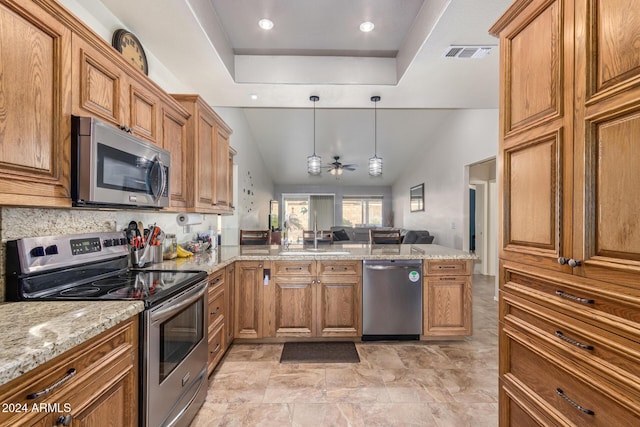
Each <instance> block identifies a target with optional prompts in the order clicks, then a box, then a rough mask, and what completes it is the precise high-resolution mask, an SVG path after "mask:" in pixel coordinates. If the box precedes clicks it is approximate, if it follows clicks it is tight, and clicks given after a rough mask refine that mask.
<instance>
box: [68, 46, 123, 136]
mask: <svg viewBox="0 0 640 427" xmlns="http://www.w3.org/2000/svg"><path fill="white" fill-rule="evenodd" d="M73 75H74V76H75V77H74V85H75V86H74V88H73V114H74V115H76V116H91V117H96V118H98V119H100V120H102V121H104V122H107V123H111V124H112V125H114V126H117V127H120V126H123V125H126V124H127V118H126V116H125V112H126V107H125V106H126V105H127V104H128V103H129V101H128V99H127V93H126V88H127V82H126V75H125V73H124V72H123V71H122V70H121V69H120V68H119V67H118V66H117V65H116V64H114V63H113V62H112V61H111V60H110V59H109V58H108V57H106V56H105V54H104V53H102V52H100V51H99V50H98V49H96V48H95V47H94V46H92V45H90V44H89V43H87V42H86V41H84V40H83V39H81V38H80V37H79V36H76V35H74V36H73Z"/></svg>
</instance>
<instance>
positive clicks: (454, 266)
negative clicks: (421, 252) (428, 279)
mask: <svg viewBox="0 0 640 427" xmlns="http://www.w3.org/2000/svg"><path fill="white" fill-rule="evenodd" d="M438 268H439V269H441V270H442V269H444V270H453V269H455V268H458V266H457V265H439V266H438Z"/></svg>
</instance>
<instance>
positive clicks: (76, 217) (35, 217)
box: [0, 207, 218, 301]
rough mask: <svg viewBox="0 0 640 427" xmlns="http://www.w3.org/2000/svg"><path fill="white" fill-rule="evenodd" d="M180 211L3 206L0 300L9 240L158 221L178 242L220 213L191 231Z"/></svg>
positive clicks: (214, 221) (214, 222)
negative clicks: (179, 219)
mask: <svg viewBox="0 0 640 427" xmlns="http://www.w3.org/2000/svg"><path fill="white" fill-rule="evenodd" d="M177 215H178V214H177V213H167V212H157V211H121V210H117V211H116V210H89V209H77V208H74V209H43V208H9V207H3V208H0V242H1V245H0V260H1V261H2V262H1V264H0V301H4V295H5V292H4V288H5V285H4V283H5V255H4V253H5V247H6V241H7V240H14V239H20V238H22V237H39V236H52V235H61V234H76V233H91V232H96V231H120V230H124V229H125V228H126V227H127V225H128V224H129V222H130V221H142V223H143V224H144V226H145V227H147V226H148V225H150V224H151V225H152V224H154V223H155V224H156V225H157V226H159V227H160V228H161V229H162V230H163V231H164V232H165V233H174V234H175V235H176V237H177V239H178V243H183V242H186V241H189V240H191V239H192V238H194V237H195V235H196V233H198V232H205V231H207V230H210V229H213V230H217V228H218V216H217V215H203V221H202V224H198V225H193V226H191V230H190V232H189V233H185V229H184V228H183V227H182V226H180V225H178V223H177V222H176V216H177Z"/></svg>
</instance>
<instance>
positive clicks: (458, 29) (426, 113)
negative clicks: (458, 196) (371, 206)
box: [101, 0, 511, 185]
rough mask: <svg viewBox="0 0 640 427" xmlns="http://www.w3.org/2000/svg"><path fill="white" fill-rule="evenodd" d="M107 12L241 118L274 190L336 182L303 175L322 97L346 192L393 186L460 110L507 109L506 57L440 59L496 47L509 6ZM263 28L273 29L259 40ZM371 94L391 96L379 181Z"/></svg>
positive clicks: (142, 0)
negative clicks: (363, 28) (502, 79)
mask: <svg viewBox="0 0 640 427" xmlns="http://www.w3.org/2000/svg"><path fill="white" fill-rule="evenodd" d="M101 1H102V3H103V4H104V5H105V6H106V7H107V8H108V9H110V10H111V12H112V13H113V14H114V15H116V16H117V17H118V18H119V19H120V20H121V21H122V22H123V24H124V25H125V26H126V27H127V28H129V29H130V30H132V31H133V32H134V33H136V35H138V37H139V38H140V39H141V41H142V43H143V44H144V46H145V48H146V49H147V50H149V51H150V52H152V53H153V55H154V56H155V57H156V58H157V59H158V60H159V61H161V62H162V64H163V65H164V66H165V67H167V68H168V69H169V70H170V71H171V72H172V73H173V74H174V75H175V76H177V77H178V78H179V79H181V80H182V81H183V82H184V84H185V86H186V87H188V88H189V90H191V91H193V92H196V93H200V94H201V95H202V96H203V97H204V98H205V99H206V100H207V101H208V102H209V103H211V104H212V105H213V106H214V108H215V107H216V106H222V107H238V108H242V109H244V111H245V116H246V118H247V122H248V125H249V128H250V129H251V133H252V134H253V137H254V139H255V141H256V144H257V146H258V149H259V150H260V154H261V156H262V158H263V159H264V161H265V164H266V166H267V169H268V170H269V171H270V173H271V175H272V178H273V180H274V181H275V182H276V183H280V184H304V183H314V184H321V183H331V182H335V181H333V180H335V177H333V176H331V175H328V174H323V176H322V177H321V178H315V179H314V178H310V177H308V176H307V174H306V164H305V161H306V156H308V155H310V154H311V151H312V145H313V134H312V132H313V128H312V126H313V122H312V109H311V107H312V103H311V102H310V101H309V96H310V95H319V96H320V101H319V102H318V104H317V109H318V110H317V122H318V127H317V133H316V146H317V147H318V148H317V150H316V151H317V152H318V154H320V155H321V156H322V157H323V162H325V163H328V162H330V161H332V160H331V158H332V156H334V155H340V156H341V160H344V162H346V163H356V164H358V165H359V166H360V167H359V168H358V170H357V171H356V172H353V173H351V174H349V175H347V173H346V172H345V174H344V175H343V176H342V177H340V181H341V182H342V183H344V184H365V185H368V184H383V185H389V184H391V183H393V181H395V179H396V178H397V177H398V176H399V174H400V173H401V172H402V170H403V168H405V167H406V165H407V163H408V162H409V161H410V160H411V159H412V158H413V157H414V156H415V153H416V152H417V150H418V149H419V148H420V147H421V146H423V145H425V144H428V143H430V139H429V136H430V135H431V134H433V132H435V131H436V130H437V128H438V127H440V126H442V125H443V123H444V122H445V121H446V117H447V115H448V114H450V112H451V110H453V109H461V108H480V109H485V108H491V109H495V108H497V107H498V89H499V85H498V63H499V61H498V59H499V58H498V56H499V52H498V49H497V48H496V49H494V50H493V51H492V52H491V54H489V55H488V56H486V57H484V58H481V59H451V58H445V57H443V53H444V51H445V50H446V49H447V48H448V46H450V45H476V46H497V43H498V41H497V39H495V38H493V37H491V36H489V35H488V33H487V30H488V28H489V27H490V26H491V25H492V24H493V23H494V22H495V20H496V19H497V18H498V17H499V16H500V15H501V14H502V13H503V12H504V11H505V10H506V9H507V7H508V6H509V5H510V3H511V0H483V1H478V0H349V1H345V0H261V1H257V0H233V1H230V0H137V1H135V2H131V1H130V0H101ZM262 18H269V19H271V20H272V21H273V22H274V28H273V29H272V30H270V31H264V30H261V29H259V28H258V26H257V22H258V20H259V19H262ZM365 20H368V21H371V22H373V23H374V24H375V29H374V30H373V31H372V32H370V33H362V32H360V31H359V29H358V26H359V25H360V23H361V22H363V21H365ZM252 95H253V97H252ZM372 95H379V96H381V97H382V100H381V101H380V102H379V103H378V135H377V140H378V150H377V151H378V155H379V156H381V157H383V159H384V175H383V177H381V178H378V179H371V178H370V177H368V175H367V173H366V164H367V161H368V158H369V157H370V156H371V155H372V154H373V105H372V103H371V101H370V98H371V96H372ZM256 97H257V99H253V98H256ZM496 126H497V123H496Z"/></svg>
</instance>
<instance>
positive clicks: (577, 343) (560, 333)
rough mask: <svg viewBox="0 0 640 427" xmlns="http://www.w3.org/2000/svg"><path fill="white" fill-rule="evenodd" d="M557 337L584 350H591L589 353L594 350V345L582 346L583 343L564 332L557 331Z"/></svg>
mask: <svg viewBox="0 0 640 427" xmlns="http://www.w3.org/2000/svg"><path fill="white" fill-rule="evenodd" d="M556 336H557V337H558V338H560V339H561V340H563V341H566V342H568V343H569V344H573V345H575V346H576V347H580V348H581V349H583V350H589V351H591V350H593V346H592V345H588V344H582V343H580V342H578V341H576V340H574V339H573V338H569V337H568V336H566V335H565V334H563V333H562V331H556Z"/></svg>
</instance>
